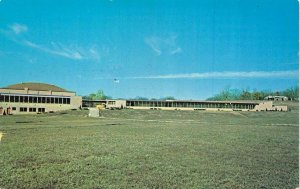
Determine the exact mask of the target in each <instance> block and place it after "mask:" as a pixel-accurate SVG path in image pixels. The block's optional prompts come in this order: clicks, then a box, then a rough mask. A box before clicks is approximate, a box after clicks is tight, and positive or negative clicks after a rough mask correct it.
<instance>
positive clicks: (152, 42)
mask: <svg viewBox="0 0 300 189" xmlns="http://www.w3.org/2000/svg"><path fill="white" fill-rule="evenodd" d="M145 42H146V44H147V45H149V46H150V47H151V49H152V50H153V51H154V52H155V54H156V55H157V56H159V55H161V53H162V52H161V47H160V46H161V39H159V38H157V37H149V38H146V39H145Z"/></svg>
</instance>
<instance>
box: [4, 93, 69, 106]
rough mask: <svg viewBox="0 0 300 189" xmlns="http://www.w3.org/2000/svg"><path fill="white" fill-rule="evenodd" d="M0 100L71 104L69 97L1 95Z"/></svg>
mask: <svg viewBox="0 0 300 189" xmlns="http://www.w3.org/2000/svg"><path fill="white" fill-rule="evenodd" d="M0 102H21V103H46V104H70V103H71V99H70V98H69V97H40V96H18V95H0Z"/></svg>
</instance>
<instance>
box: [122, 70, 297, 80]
mask: <svg viewBox="0 0 300 189" xmlns="http://www.w3.org/2000/svg"><path fill="white" fill-rule="evenodd" d="M298 75H299V74H298V70H289V71H250V72H204V73H189V74H168V75H153V76H141V77H128V78H127V79H210V78H211V79H213V78H215V79H235V78H236V79H238V78H249V79H255V78H271V79H272V78H298Z"/></svg>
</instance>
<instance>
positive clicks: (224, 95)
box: [83, 86, 299, 101]
mask: <svg viewBox="0 0 300 189" xmlns="http://www.w3.org/2000/svg"><path fill="white" fill-rule="evenodd" d="M269 95H270V96H286V97H288V99H289V100H293V101H298V100H299V87H298V86H295V87H291V88H288V89H285V90H283V91H275V92H274V91H267V90H262V91H258V90H252V91H250V90H249V89H243V90H241V89H231V88H230V87H226V88H225V89H223V90H222V91H221V92H220V93H218V94H216V95H214V96H212V97H209V98H207V99H206V100H212V101H217V100H220V101H221V100H263V99H264V98H265V97H266V96H269ZM83 99H86V100H109V99H112V97H111V96H108V95H105V93H104V91H103V90H98V91H97V92H95V93H91V94H89V95H86V96H83ZM120 99H121V98H120ZM131 100H176V98H175V97H173V96H167V97H162V98H158V99H157V98H150V99H149V98H147V97H141V96H137V97H135V98H131Z"/></svg>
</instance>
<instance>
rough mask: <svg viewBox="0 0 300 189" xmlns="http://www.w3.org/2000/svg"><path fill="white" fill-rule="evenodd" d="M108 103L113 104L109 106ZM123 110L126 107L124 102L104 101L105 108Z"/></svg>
mask: <svg viewBox="0 0 300 189" xmlns="http://www.w3.org/2000/svg"><path fill="white" fill-rule="evenodd" d="M110 102H114V104H111V103H110ZM121 107H123V108H125V107H126V100H107V101H106V108H108V109H110V108H121Z"/></svg>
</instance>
